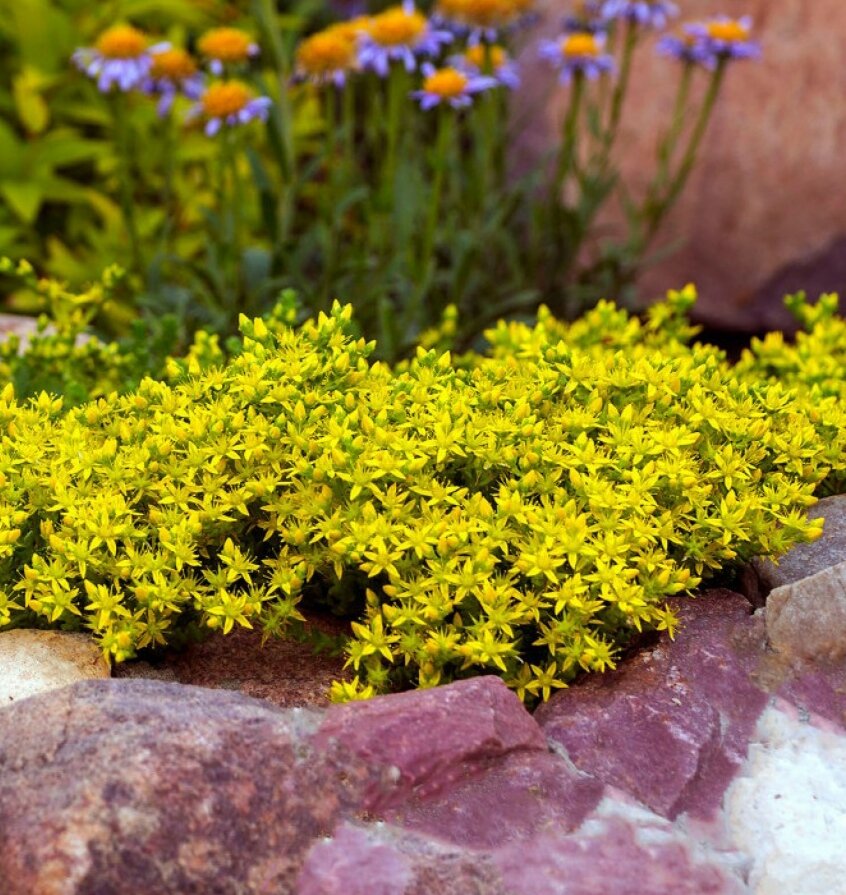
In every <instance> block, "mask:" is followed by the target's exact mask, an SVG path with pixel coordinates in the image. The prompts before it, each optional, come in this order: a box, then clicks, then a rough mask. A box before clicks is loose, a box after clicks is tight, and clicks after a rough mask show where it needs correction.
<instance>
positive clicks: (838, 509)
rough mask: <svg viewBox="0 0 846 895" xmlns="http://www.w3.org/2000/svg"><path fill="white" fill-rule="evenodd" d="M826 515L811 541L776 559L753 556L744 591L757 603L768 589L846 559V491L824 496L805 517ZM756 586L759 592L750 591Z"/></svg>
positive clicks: (760, 603)
mask: <svg viewBox="0 0 846 895" xmlns="http://www.w3.org/2000/svg"><path fill="white" fill-rule="evenodd" d="M820 517H822V518H824V519H825V528H824V529H823V534H822V537H821V538H818V539H817V540H816V541H813V542H811V543H810V544H799V545H798V546H797V547H794V548H793V549H792V550H789V551H788V552H787V553H786V554H785V555H784V556H783V557H781V559H779V561H778V563H777V564H776V563H774V562H772V561H771V560H769V559H754V560H752V562H751V563H750V567H749V568H748V569H747V576H750V577H748V578H747V584H746V586H745V587H744V592H745V593H746V594H747V596H749V597H750V599H752V600H753V602H754V603H755V604H756V605H762V603H763V600H764V599H766V597H767V595H768V594H769V593H770V591H772V590H775V588H777V587H783V586H784V585H786V584H793V583H794V582H795V581H801V580H802V579H803V578H810V577H811V576H812V575H816V574H817V573H818V572H822V571H823V570H825V569H829V568H831V566H836V565H838V564H839V563H842V562H846V494H838V495H835V496H834V497H826V498H824V499H823V500H821V501H819V502H818V503H816V504H814V506H812V507H811V508H810V509H809V510H808V518H810V519H819V518H820ZM753 589H757V594H758V596H757V597H756V595H755V594H753V593H752V590H753Z"/></svg>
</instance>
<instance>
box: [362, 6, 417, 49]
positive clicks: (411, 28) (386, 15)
mask: <svg viewBox="0 0 846 895" xmlns="http://www.w3.org/2000/svg"><path fill="white" fill-rule="evenodd" d="M425 30H426V17H425V16H424V15H423V14H422V13H419V12H416V11H415V12H411V13H408V12H406V11H405V10H404V9H403V8H402V7H401V6H392V7H391V8H390V9H386V10H385V11H384V12H383V13H380V14H379V15H378V16H374V17H373V18H372V19H371V20H370V24H369V25H368V26H367V31H368V33H369V34H370V36H371V37H372V38H373V40H375V41H376V43H378V44H381V45H382V46H385V47H395V46H402V45H403V44H407V45H409V46H410V45H413V44H414V43H416V42H417V39H418V38H419V37H420V36H421V35H422V34H423V32H424V31H425Z"/></svg>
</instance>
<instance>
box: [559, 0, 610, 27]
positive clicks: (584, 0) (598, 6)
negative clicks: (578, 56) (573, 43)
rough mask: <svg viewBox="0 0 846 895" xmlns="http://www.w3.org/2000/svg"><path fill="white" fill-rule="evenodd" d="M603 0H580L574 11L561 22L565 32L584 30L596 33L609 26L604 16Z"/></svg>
mask: <svg viewBox="0 0 846 895" xmlns="http://www.w3.org/2000/svg"><path fill="white" fill-rule="evenodd" d="M602 3H603V0H580V2H578V3H576V5H575V6H574V8H573V11H572V12H571V13H570V15H568V16H567V17H566V18H565V19H564V21H563V22H562V23H561V27H562V29H563V30H564V31H565V32H573V31H584V32H587V33H588V34H596V33H597V32H600V31H605V30H606V29H607V28H608V22H607V21H606V20H605V19H604V18H603V17H602Z"/></svg>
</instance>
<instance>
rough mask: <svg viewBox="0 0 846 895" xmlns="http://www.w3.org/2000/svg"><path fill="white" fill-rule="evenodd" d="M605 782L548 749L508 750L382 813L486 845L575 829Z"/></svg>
mask: <svg viewBox="0 0 846 895" xmlns="http://www.w3.org/2000/svg"><path fill="white" fill-rule="evenodd" d="M604 790H605V787H604V785H603V784H602V783H601V782H600V781H599V780H597V779H596V778H594V777H589V776H587V775H585V774H580V773H579V772H577V771H576V770H575V769H574V768H572V767H571V766H570V765H568V764H567V763H566V762H564V761H562V760H561V759H560V758H559V757H558V756H556V755H553V754H551V753H549V752H545V751H544V752H538V751H534V750H532V751H520V752H512V753H511V754H509V755H507V756H506V757H505V758H504V759H503V760H502V761H498V762H496V763H491V764H490V765H489V767H488V768H486V769H485V770H484V771H483V772H482V773H479V769H478V768H477V769H476V773H475V774H472V775H467V776H466V777H464V779H459V780H457V781H456V782H455V783H454V784H453V785H452V786H450V787H449V788H448V789H446V790H444V791H443V792H441V793H439V794H438V795H436V796H431V797H429V798H419V797H412V798H411V799H409V801H408V802H406V803H405V804H403V805H400V806H399V807H396V808H392V809H390V810H388V811H386V812H384V817H385V819H386V820H388V821H390V822H391V823H394V824H397V825H398V826H401V827H402V828H403V829H407V830H414V831H416V832H418V833H421V834H426V835H429V836H437V837H439V838H441V839H446V840H447V841H449V842H450V843H452V844H454V845H460V846H464V847H466V848H473V849H490V848H498V847H499V846H501V845H503V844H505V843H508V842H514V841H523V840H527V839H530V838H532V837H533V836H535V835H537V834H538V833H542V832H544V831H545V830H549V829H555V830H558V831H560V832H569V831H571V830H575V829H576V828H577V827H578V826H579V824H581V823H582V821H583V820H584V819H585V817H587V816H588V814H589V813H590V812H591V811H592V810H593V809H594V808H595V807H596V805H597V804H598V802H599V800H600V799H601V798H602V795H603V793H604Z"/></svg>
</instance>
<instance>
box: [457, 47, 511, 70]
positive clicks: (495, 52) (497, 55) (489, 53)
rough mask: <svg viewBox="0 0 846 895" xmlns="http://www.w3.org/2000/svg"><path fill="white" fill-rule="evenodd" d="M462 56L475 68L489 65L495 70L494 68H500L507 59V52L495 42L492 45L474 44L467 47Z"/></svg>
mask: <svg viewBox="0 0 846 895" xmlns="http://www.w3.org/2000/svg"><path fill="white" fill-rule="evenodd" d="M464 58H465V59H466V60H467V61H468V62H469V63H470V65H473V66H475V67H476V68H479V69H483V68H485V67H486V66H487V65H490V67H491V69H493V70H494V71H496V69H498V68H501V67H502V66H503V65H505V63H506V62H507V61H508V54H507V53H506V52H505V50H504V49H503V48H502V47H500V46H498V45H496V44H494V45H492V46H485V45H484V44H476V45H475V46H473V47H468V48H467V52H466V53H465V54H464Z"/></svg>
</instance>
